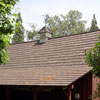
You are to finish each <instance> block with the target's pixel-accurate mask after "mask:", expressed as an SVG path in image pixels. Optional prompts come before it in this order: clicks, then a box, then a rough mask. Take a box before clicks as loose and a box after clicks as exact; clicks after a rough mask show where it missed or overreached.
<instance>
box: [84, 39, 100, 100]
mask: <svg viewBox="0 0 100 100" xmlns="http://www.w3.org/2000/svg"><path fill="white" fill-rule="evenodd" d="M85 61H86V62H87V64H88V65H89V66H91V67H92V68H93V72H94V74H95V76H96V77H98V78H100V37H99V42H97V43H96V44H95V46H94V47H93V48H91V49H90V50H89V51H87V52H86V57H85ZM95 98H99V100H100V83H99V84H98V89H97V91H95V93H94V95H93V99H95Z"/></svg>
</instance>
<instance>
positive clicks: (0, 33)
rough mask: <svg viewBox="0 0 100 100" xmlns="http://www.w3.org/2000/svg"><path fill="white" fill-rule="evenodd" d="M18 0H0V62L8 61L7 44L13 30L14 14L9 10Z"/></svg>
mask: <svg viewBox="0 0 100 100" xmlns="http://www.w3.org/2000/svg"><path fill="white" fill-rule="evenodd" d="M17 1H18V0H0V64H5V63H7V61H8V54H7V49H6V48H7V46H8V45H9V43H10V34H12V33H13V30H14V24H15V23H14V16H15V14H13V13H12V12H11V10H12V9H13V8H14V6H15V4H16V2H17Z"/></svg>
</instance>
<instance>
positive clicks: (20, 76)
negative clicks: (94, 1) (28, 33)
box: [0, 27, 100, 100]
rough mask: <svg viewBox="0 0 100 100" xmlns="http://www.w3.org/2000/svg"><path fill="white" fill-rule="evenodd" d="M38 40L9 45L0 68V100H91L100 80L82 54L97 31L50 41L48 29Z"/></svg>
mask: <svg viewBox="0 0 100 100" xmlns="http://www.w3.org/2000/svg"><path fill="white" fill-rule="evenodd" d="M39 34H40V38H39V40H37V41H30V42H24V43H16V44H12V45H11V46H10V47H9V48H8V55H9V58H10V60H9V62H8V63H7V64H5V65H0V100H90V97H91V95H92V94H93V92H94V91H95V90H96V88H97V87H96V83H97V82H98V81H99V80H98V79H97V78H95V77H94V74H93V73H92V71H91V67H89V66H88V65H87V64H86V63H85V62H84V58H85V51H86V50H88V49H90V48H91V47H93V46H94V45H95V43H96V42H97V41H98V36H99V34H100V30H98V31H95V32H88V33H82V34H76V35H69V36H64V37H58V38H55V39H53V38H51V34H52V33H51V32H50V30H49V29H48V28H47V27H43V28H42V29H41V30H40V31H39Z"/></svg>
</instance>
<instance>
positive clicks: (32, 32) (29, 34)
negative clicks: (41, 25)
mask: <svg viewBox="0 0 100 100" xmlns="http://www.w3.org/2000/svg"><path fill="white" fill-rule="evenodd" d="M30 26H31V30H27V31H26V33H27V39H28V40H34V39H35V38H37V35H38V30H36V25H35V24H31V25H30Z"/></svg>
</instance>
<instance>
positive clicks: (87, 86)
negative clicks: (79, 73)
mask: <svg viewBox="0 0 100 100" xmlns="http://www.w3.org/2000/svg"><path fill="white" fill-rule="evenodd" d="M76 93H78V94H79V95H80V99H79V100H91V99H90V97H91V95H92V73H91V72H90V73H88V74H87V75H85V76H84V77H83V78H81V79H80V80H78V81H77V82H75V83H74V89H72V100H78V99H75V94H76Z"/></svg>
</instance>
